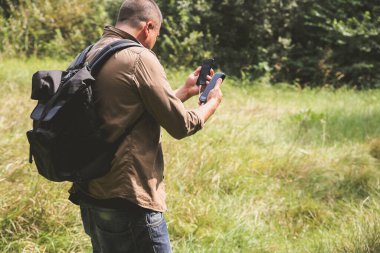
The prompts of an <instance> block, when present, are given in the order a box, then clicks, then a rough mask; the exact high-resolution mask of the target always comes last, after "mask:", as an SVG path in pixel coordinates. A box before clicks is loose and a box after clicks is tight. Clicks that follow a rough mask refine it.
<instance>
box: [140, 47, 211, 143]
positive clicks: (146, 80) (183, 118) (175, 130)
mask: <svg viewBox="0 0 380 253" xmlns="http://www.w3.org/2000/svg"><path fill="white" fill-rule="evenodd" d="M134 78H135V82H136V85H137V87H138V91H139V94H140V97H141V100H142V101H143V104H144V106H145V109H146V110H147V111H148V112H149V113H150V114H151V115H152V116H153V117H154V118H155V120H156V121H157V122H158V123H159V124H160V125H161V126H162V127H163V128H164V129H165V130H166V131H167V132H168V133H169V134H170V135H171V136H173V137H174V138H176V139H181V138H184V137H186V136H189V135H192V134H194V133H196V132H197V131H198V130H200V129H202V127H203V125H204V122H203V120H202V119H201V118H200V116H199V115H198V114H197V113H196V112H195V111H193V110H187V109H186V108H185V106H184V104H183V103H182V101H181V100H180V99H178V98H177V97H176V95H175V93H174V91H173V90H172V88H171V87H170V85H169V82H168V80H167V78H166V74H165V71H164V68H163V67H162V65H161V64H160V62H159V61H158V59H157V57H156V56H155V55H154V54H153V53H152V52H151V51H149V50H144V51H143V52H142V53H141V54H140V57H139V59H138V60H137V62H136V65H135V70H134Z"/></svg>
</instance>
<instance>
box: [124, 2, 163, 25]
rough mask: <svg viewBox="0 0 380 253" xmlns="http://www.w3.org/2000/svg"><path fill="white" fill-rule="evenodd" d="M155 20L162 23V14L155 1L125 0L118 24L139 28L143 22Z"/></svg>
mask: <svg viewBox="0 0 380 253" xmlns="http://www.w3.org/2000/svg"><path fill="white" fill-rule="evenodd" d="M148 20H155V21H159V22H161V23H162V20H163V18H162V13H161V10H160V8H159V7H158V5H157V3H156V2H155V1H154V0H125V1H124V2H123V4H122V5H121V7H120V10H119V15H118V17H117V22H118V23H120V22H122V23H125V24H128V25H130V26H131V27H134V28H136V27H138V26H139V25H140V23H141V22H145V21H148Z"/></svg>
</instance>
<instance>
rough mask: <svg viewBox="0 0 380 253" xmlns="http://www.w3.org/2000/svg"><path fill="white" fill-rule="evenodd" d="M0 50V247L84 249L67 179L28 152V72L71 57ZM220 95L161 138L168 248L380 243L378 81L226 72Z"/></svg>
mask: <svg viewBox="0 0 380 253" xmlns="http://www.w3.org/2000/svg"><path fill="white" fill-rule="evenodd" d="M0 60H1V61H0V69H1V71H0V104H1V106H0V131H1V138H0V144H1V145H0V154H1V155H0V193H1V196H2V197H1V198H0V249H2V252H90V242H89V239H88V238H87V236H86V235H85V234H84V232H83V229H82V227H81V221H80V217H79V211H78V208H77V207H76V206H74V205H72V204H71V203H70V202H69V201H68V200H67V196H68V194H67V190H68V188H69V186H70V184H68V183H51V182H48V181H47V180H45V179H43V178H42V177H40V176H38V174H37V173H36V169H35V167H34V165H29V164H28V162H27V160H28V144H27V141H26V138H25V132H26V131H27V130H28V129H29V128H30V125H31V121H30V120H29V114H30V111H31V110H32V108H33V106H34V104H35V103H34V102H33V101H31V100H30V99H29V96H30V80H31V75H32V73H33V72H34V71H36V70H38V69H60V68H61V69H62V68H64V67H66V66H67V64H68V63H67V62H57V61H54V60H49V59H46V60H35V59H27V60H6V59H0ZM186 76H187V71H183V70H175V69H172V70H169V71H168V77H169V79H170V81H171V83H172V85H173V86H174V87H175V86H177V85H178V84H180V83H182V82H183V80H184V79H185V77H186ZM223 93H224V100H223V102H222V104H221V107H220V108H219V109H218V111H217V112H216V114H215V116H214V117H212V118H211V119H210V121H209V122H207V123H206V125H205V128H204V129H203V130H202V131H201V132H199V133H197V134H196V135H194V136H192V137H190V138H186V139H184V140H181V141H177V140H174V139H172V138H171V137H170V136H168V134H166V133H164V136H163V138H164V141H163V143H164V152H165V161H166V170H165V180H166V188H167V193H168V198H167V199H168V207H169V210H168V212H167V213H166V219H167V221H168V226H169V233H170V237H171V241H172V246H173V250H174V252H181V253H182V252H260V253H261V252H271V253H272V252H280V253H282V252H284V253H285V252H290V253H293V252H295V253H297V252H299V253H301V252H313V253H314V252H327V253H330V252H355V253H364V252H371V253H376V252H380V196H379V190H380V183H379V182H380V180H379V179H380V170H379V169H380V162H379V158H380V127H379V126H380V91H379V90H372V91H360V92H359V91H355V90H349V89H340V90H331V89H329V88H324V89H314V90H309V89H305V90H300V89H298V88H297V87H293V86H289V85H286V84H282V85H277V86H275V87H272V86H269V85H267V82H266V80H265V79H262V80H257V81H256V82H254V83H249V82H247V81H242V80H233V79H231V78H228V79H227V81H226V82H225V83H224V84H223ZM187 106H188V107H194V106H196V98H194V99H192V100H190V101H189V102H187Z"/></svg>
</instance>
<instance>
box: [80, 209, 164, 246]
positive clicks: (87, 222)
mask: <svg viewBox="0 0 380 253" xmlns="http://www.w3.org/2000/svg"><path fill="white" fill-rule="evenodd" d="M80 209H81V215H82V221H83V226H84V230H85V232H86V234H88V235H89V236H90V237H91V243H92V248H93V252H94V253H119V252H120V253H121V252H123V253H126V252H131V253H132V252H133V253H138V252H141V253H149V252H154V253H169V252H171V247H170V240H169V234H168V229H167V226H166V223H165V219H164V216H163V214H162V213H160V212H155V211H150V210H147V209H143V208H141V210H139V211H138V212H136V211H133V212H129V211H125V210H116V209H106V208H100V207H95V206H91V205H87V204H81V205H80Z"/></svg>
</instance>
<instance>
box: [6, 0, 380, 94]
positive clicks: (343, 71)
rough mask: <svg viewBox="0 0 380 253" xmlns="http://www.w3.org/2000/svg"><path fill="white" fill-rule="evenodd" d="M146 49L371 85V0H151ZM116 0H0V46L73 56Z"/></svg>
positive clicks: (239, 72)
mask: <svg viewBox="0 0 380 253" xmlns="http://www.w3.org/2000/svg"><path fill="white" fill-rule="evenodd" d="M157 2H158V4H159V5H160V7H161V10H162V12H163V15H164V23H163V26H162V31H161V36H160V38H159V40H158V43H157V44H156V48H155V50H156V51H157V54H158V56H159V57H160V59H161V60H162V62H163V63H164V64H166V65H168V66H192V67H194V66H197V65H199V64H200V62H201V61H202V59H204V58H208V57H211V56H212V57H214V58H216V61H217V65H218V67H219V68H221V69H223V71H225V72H226V73H228V74H229V75H235V76H239V77H242V76H244V77H248V78H250V79H256V78H259V77H262V76H268V75H270V76H271V82H272V83H278V82H283V81H284V82H290V83H294V84H297V85H298V84H299V85H300V86H302V87H305V86H311V87H316V86H326V85H329V86H333V87H341V86H344V85H348V86H351V87H357V88H376V87H380V74H379V71H378V69H379V67H380V63H379V61H378V59H379V57H380V42H379V41H380V19H379V18H378V17H379V16H380V5H379V3H377V2H376V1H372V0H363V1H359V0H337V1H328V0H323V1H313V0H268V1H262V0H260V1H248V0H234V1H232V0H223V1H215V0H213V1H205V0H195V1H190V0H178V1H174V0H157ZM121 3H122V0H118V1H112V0H101V1H95V0H83V1H81V0H73V1H68V0H59V1H53V0H36V1H31V0H0V15H1V16H0V24H1V26H0V41H1V44H0V51H1V52H3V54H6V55H16V54H26V55H45V56H46V55H48V56H54V57H56V56H59V57H61V56H70V58H72V57H73V55H75V54H76V53H77V52H78V51H80V50H81V49H82V48H84V47H85V46H86V45H88V44H90V43H93V42H95V41H96V40H97V39H98V38H99V36H100V35H101V33H102V26H103V25H104V24H105V23H109V22H111V23H115V21H116V16H117V13H118V9H119V6H120V4H121Z"/></svg>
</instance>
